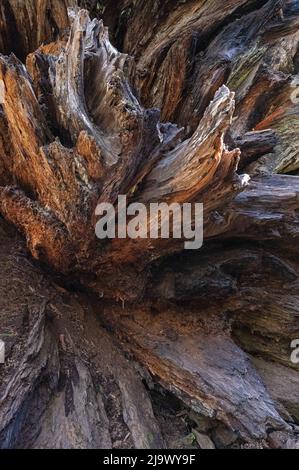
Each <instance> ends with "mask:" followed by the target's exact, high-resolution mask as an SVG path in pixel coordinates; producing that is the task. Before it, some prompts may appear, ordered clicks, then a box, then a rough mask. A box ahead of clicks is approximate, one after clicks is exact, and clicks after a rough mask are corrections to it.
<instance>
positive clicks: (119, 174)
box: [0, 0, 299, 448]
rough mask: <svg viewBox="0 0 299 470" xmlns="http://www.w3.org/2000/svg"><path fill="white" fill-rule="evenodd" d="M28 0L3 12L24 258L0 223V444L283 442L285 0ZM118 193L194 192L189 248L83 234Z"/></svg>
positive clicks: (288, 199) (3, 91)
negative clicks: (194, 244)
mask: <svg viewBox="0 0 299 470" xmlns="http://www.w3.org/2000/svg"><path fill="white" fill-rule="evenodd" d="M33 3H34V5H33ZM33 3H32V5H31V2H26V6H25V5H23V7H22V8H21V9H19V10H18V9H17V6H18V2H15V1H12V0H11V1H7V2H5V3H3V6H1V10H0V13H1V15H2V16H1V19H2V20H3V19H5V18H8V16H9V21H7V22H6V23H7V25H6V28H4V29H3V31H2V32H1V34H0V48H1V51H2V52H3V55H1V56H0V104H1V110H0V111H1V112H0V184H1V187H0V196H1V199H0V212H1V214H2V216H3V217H4V218H5V219H6V220H7V221H9V222H10V223H12V224H13V225H14V226H15V227H16V228H17V229H18V230H19V231H20V232H21V233H22V234H23V235H24V236H25V238H26V242H27V249H28V251H29V253H30V254H31V256H32V257H33V259H34V260H36V261H38V263H39V265H34V264H32V263H31V262H29V264H28V258H27V256H26V255H24V252H23V248H22V243H21V241H20V240H19V238H15V234H14V233H13V235H12V236H10V235H9V229H8V226H7V225H6V224H5V223H4V222H1V224H2V225H3V228H2V232H3V233H2V238H3V244H5V246H6V248H4V249H3V252H2V253H0V261H1V263H2V265H3V268H4V273H5V276H6V277H5V276H4V281H3V285H2V287H1V290H2V291H3V293H4V294H3V299H2V302H3V308H2V309H1V319H2V317H3V325H4V327H3V332H2V331H0V338H1V339H2V336H1V335H3V339H5V338H6V337H5V335H7V334H8V335H10V334H11V336H8V340H7V342H8V346H9V348H8V358H9V359H8V362H7V363H6V364H5V366H0V367H1V369H0V373H1V380H2V381H1V385H0V418H1V419H0V423H1V424H0V447H3V448H6V447H9V448H11V447H26V448H29V447H38V448H40V447H41V448H44V447H55V448H75V447H88V448H110V447H142V448H154V447H158V448H164V447H169V446H171V445H175V446H183V445H186V442H185V441H184V438H186V436H187V435H188V433H189V434H190V432H194V436H195V437H194V439H195V440H196V439H197V442H198V444H197V445H198V446H203V445H205V444H203V441H202V439H201V438H200V436H201V435H202V433H203V434H204V435H205V436H206V440H205V443H207V442H209V445H210V446H212V447H213V446H216V447H231V446H234V447H244V446H251V447H260V446H262V447H296V446H298V427H297V425H298V419H299V414H298V393H297V388H298V366H297V365H296V364H295V363H293V362H292V361H291V353H292V349H291V342H292V341H293V340H294V339H297V338H298V337H299V331H298V308H297V304H298V300H299V292H298V233H299V232H298V230H299V226H298V211H299V183H298V176H296V175H294V173H295V174H296V172H297V170H298V162H299V158H298V155H299V153H298V152H299V147H298V142H297V137H296V126H297V125H298V113H299V108H298V100H297V99H296V97H294V90H295V88H294V81H295V82H296V77H297V74H298V42H299V34H298V17H299V7H298V4H297V2H292V1H283V2H281V1H264V2H259V3H258V4H257V2H255V1H240V0H235V1H233V2H229V4H228V5H225V6H223V5H222V4H221V6H220V3H219V2H217V1H211V2H205V3H204V4H203V3H202V2H198V1H195V0H190V1H188V2H183V3H181V2H152V1H151V0H147V1H146V2H144V1H142V0H141V1H139V2H136V4H135V2H134V5H133V3H132V2H130V1H120V2H118V5H117V7H115V8H114V9H113V8H112V6H111V4H112V2H109V1H107V2H102V4H101V5H100V6H99V5H98V8H97V7H96V6H97V5H96V3H97V2H91V3H92V4H90V5H89V6H90V8H94V9H93V10H92V12H93V14H94V15H95V16H96V17H95V18H94V19H91V18H90V16H89V14H88V12H87V11H86V10H79V9H78V8H77V9H76V8H75V9H72V10H69V17H68V16H67V14H66V12H67V7H68V6H72V7H76V5H75V3H77V2H55V1H52V2H47V1H45V2H39V3H38V4H37V3H36V2H33ZM50 3H51V7H52V10H51V15H50V16H49V15H48V14H47V11H48V9H49V8H50ZM58 3H59V5H58ZM79 3H80V5H79V6H82V5H83V3H85V4H84V5H83V6H88V5H86V2H79ZM218 3H219V5H218ZM147 10H148V15H147V14H145V11H147ZM29 13H30V15H31V16H32V21H33V22H38V24H39V28H37V30H35V29H32V28H31V29H30V28H28V24H27V23H26V21H24V18H26V17H27V16H26V15H28V14H29ZM99 16H103V18H104V21H105V22H106V23H107V24H108V25H109V26H110V27H111V35H112V36H111V37H112V38H113V40H114V44H116V45H117V46H119V47H120V48H121V49H122V50H123V52H118V50H117V49H116V48H115V47H114V45H112V43H111V42H110V39H109V35H108V30H107V29H106V27H104V24H103V22H102V21H101V20H100V19H98V18H97V17H99ZM54 23H55V27H54V26H53V24H54ZM66 30H67V31H68V33H67V35H66ZM12 31H15V32H16V34H17V37H18V38H20V41H19V42H17V41H16V42H15V44H14V45H13V44H12V37H11V36H12ZM138 38H139V39H140V40H139V41H138ZM42 43H47V44H42ZM37 47H39V48H38V49H37ZM35 49H37V50H35ZM9 52H14V54H11V55H10V56H7V55H4V54H7V53H9ZM126 53H129V54H131V55H132V57H130V56H128V55H127V54H126ZM25 59H26V65H24V63H23V62H22V61H24V62H25ZM157 108H160V110H161V111H159V110H158V109H157ZM168 120H171V121H173V122H176V124H172V123H169V122H167V121H168ZM182 126H184V127H182ZM241 172H242V173H243V172H244V173H245V174H241ZM276 173H286V175H278V174H276ZM288 173H292V175H288ZM249 174H250V176H251V179H250V177H249ZM120 195H126V196H127V202H128V203H130V202H142V203H143V204H144V205H145V207H146V208H149V206H150V203H153V202H155V203H157V202H159V203H161V202H162V203H168V204H172V203H180V204H184V203H187V202H201V203H203V206H204V246H203V248H202V249H201V250H199V251H198V253H196V254H195V255H194V253H192V255H190V254H189V253H188V252H183V251H184V250H183V244H184V241H185V240H183V239H181V240H176V239H174V238H170V239H168V240H163V239H161V238H158V239H152V238H151V237H150V236H149V235H150V229H149V227H147V233H145V235H146V236H145V237H139V238H137V239H134V240H133V239H128V238H116V239H114V240H105V241H104V240H98V239H97V237H96V234H95V227H96V223H97V218H96V207H97V205H98V204H99V203H101V202H104V203H112V204H114V205H115V206H116V205H117V199H118V196H120ZM121 228H123V227H122V226H121V221H120V220H118V229H121ZM10 230H12V229H10ZM3 246H4V245H3ZM16 247H17V249H18V250H21V251H20V253H22V254H20V255H16V256H14V255H13V253H14V249H15V248H16ZM20 247H21V248H20ZM22 263H26V264H25V266H24V267H23V264H22ZM42 267H43V269H47V268H50V269H51V272H48V274H47V275H46V277H45V275H44V274H42V271H41V269H42ZM16 273H18V275H16ZM29 279H31V280H30V282H29ZM8 282H9V283H12V288H11V307H9V306H8V303H7V300H6V298H5V291H6V289H7V283H8ZM27 282H28V284H29V285H26V284H27ZM57 283H59V284H60V287H57ZM19 285H20V286H21V288H20V291H19V287H18V286H19ZM61 285H63V286H64V287H63V288H62V287H61ZM68 289H72V291H71V292H70V291H68ZM74 289H76V290H77V291H78V292H77V294H75V293H74V292H73V291H74ZM82 290H84V292H85V294H83V293H82ZM34 299H35V300H34ZM65 299H66V300H65ZM18 303H21V305H22V309H21V310H20V312H21V313H16V310H15V308H16V305H17V304H18ZM2 312H3V313H2ZM1 328H2V327H1ZM7 331H8V332H9V331H10V332H11V333H7ZM4 337H5V338H4ZM21 349H22V350H23V351H24V353H23V354H22V357H21V355H20V350H21ZM128 359H129V361H128ZM279 377H282V379H281V380H288V381H289V382H290V390H289V396H288V397H287V398H286V396H285V389H284V387H283V386H282V384H281V383H280V379H279ZM24 379H26V380H24ZM161 393H162V394H163V393H167V394H171V395H167V397H168V400H169V402H170V403H176V405H173V408H172V411H171V412H172V414H171V419H172V420H174V422H175V423H176V424H177V428H178V430H180V431H178V435H176V436H175V439H174V438H173V436H172V435H171V431H170V430H169V428H168V427H167V419H169V416H168V418H167V416H166V415H167V413H165V409H164V408H163V407H165V404H163V406H162V405H161V402H163V400H162V401H161ZM157 397H159V398H157ZM174 397H176V398H174ZM177 399H178V400H179V401H178V402H177V401H176V400H177ZM178 403H179V405H178ZM174 410H176V411H174ZM182 416H183V417H184V419H183V420H182V419H181V417H182ZM182 421H183V424H182ZM172 427H173V426H172ZM192 430H193V431H192ZM180 432H181V433H183V436H182V435H180ZM196 436H197V437H196ZM174 441H175V442H174Z"/></svg>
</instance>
